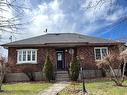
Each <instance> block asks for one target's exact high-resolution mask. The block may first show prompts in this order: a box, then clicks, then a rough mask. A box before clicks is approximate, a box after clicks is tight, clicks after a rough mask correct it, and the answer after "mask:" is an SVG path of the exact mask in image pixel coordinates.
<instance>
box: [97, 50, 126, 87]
mask: <svg viewBox="0 0 127 95" xmlns="http://www.w3.org/2000/svg"><path fill="white" fill-rule="evenodd" d="M126 63H127V50H125V51H123V52H121V53H120V55H119V54H115V53H114V54H108V55H107V56H105V57H104V58H103V59H102V60H101V61H99V62H98V64H97V65H98V66H99V67H100V68H103V69H104V70H105V71H106V72H108V73H110V77H111V79H112V80H113V81H114V82H115V84H116V85H117V86H123V82H124V77H125V76H124V71H125V66H126ZM121 65H123V66H122V70H121ZM115 69H117V71H115ZM120 71H122V72H120ZM120 74H121V75H120Z"/></svg>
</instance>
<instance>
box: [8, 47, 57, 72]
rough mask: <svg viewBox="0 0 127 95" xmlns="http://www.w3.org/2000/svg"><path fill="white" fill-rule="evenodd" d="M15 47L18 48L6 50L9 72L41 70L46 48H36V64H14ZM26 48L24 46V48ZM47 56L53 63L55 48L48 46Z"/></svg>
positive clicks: (15, 57) (15, 59)
mask: <svg viewBox="0 0 127 95" xmlns="http://www.w3.org/2000/svg"><path fill="white" fill-rule="evenodd" d="M17 49H19V48H9V52H8V66H9V67H10V71H11V72H15V73H19V72H23V71H31V70H32V71H36V72H38V71H41V70H42V67H43V64H44V62H45V56H46V51H47V48H36V49H38V51H37V56H38V57H37V64H29V63H25V64H16V63H17V51H16V50H17ZM25 49H26V48H25ZM48 50H49V57H50V60H51V62H52V63H55V58H56V57H55V49H53V48H48Z"/></svg>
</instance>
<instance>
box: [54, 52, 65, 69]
mask: <svg viewBox="0 0 127 95" xmlns="http://www.w3.org/2000/svg"><path fill="white" fill-rule="evenodd" d="M56 57H57V69H58V70H62V69H64V52H63V51H57V53H56Z"/></svg>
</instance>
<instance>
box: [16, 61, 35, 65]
mask: <svg viewBox="0 0 127 95" xmlns="http://www.w3.org/2000/svg"><path fill="white" fill-rule="evenodd" d="M23 64H25V65H27V64H28V65H31V64H37V62H36V63H32V62H27V63H16V65H23Z"/></svg>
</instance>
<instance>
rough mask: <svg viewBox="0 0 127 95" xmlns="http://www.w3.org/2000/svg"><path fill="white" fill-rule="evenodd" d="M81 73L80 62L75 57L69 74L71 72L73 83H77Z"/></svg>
mask: <svg viewBox="0 0 127 95" xmlns="http://www.w3.org/2000/svg"><path fill="white" fill-rule="evenodd" d="M79 71H80V64H79V60H77V58H75V57H74V58H72V60H71V62H70V68H69V72H70V73H69V74H70V77H71V80H72V81H77V79H78V77H79Z"/></svg>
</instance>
